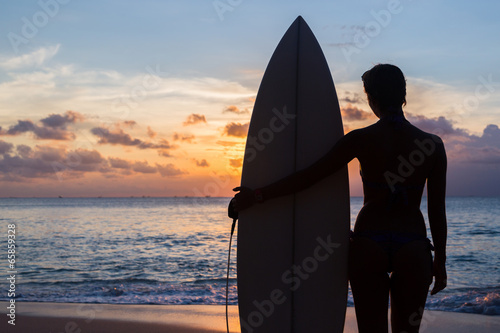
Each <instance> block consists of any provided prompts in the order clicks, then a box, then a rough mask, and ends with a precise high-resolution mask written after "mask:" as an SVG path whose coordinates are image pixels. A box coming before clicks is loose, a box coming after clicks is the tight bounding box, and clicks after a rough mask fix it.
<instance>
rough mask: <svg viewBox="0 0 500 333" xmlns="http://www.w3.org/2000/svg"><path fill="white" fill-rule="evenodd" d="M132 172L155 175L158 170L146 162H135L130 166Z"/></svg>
mask: <svg viewBox="0 0 500 333" xmlns="http://www.w3.org/2000/svg"><path fill="white" fill-rule="evenodd" d="M132 170H134V171H135V172H139V173H156V172H158V170H157V169H156V168H155V167H154V166H151V165H149V163H148V162H135V163H134V164H133V165H132Z"/></svg>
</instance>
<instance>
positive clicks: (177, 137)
mask: <svg viewBox="0 0 500 333" xmlns="http://www.w3.org/2000/svg"><path fill="white" fill-rule="evenodd" d="M173 138H174V141H182V142H188V143H193V140H194V138H195V136H194V135H193V134H179V133H174V136H173Z"/></svg>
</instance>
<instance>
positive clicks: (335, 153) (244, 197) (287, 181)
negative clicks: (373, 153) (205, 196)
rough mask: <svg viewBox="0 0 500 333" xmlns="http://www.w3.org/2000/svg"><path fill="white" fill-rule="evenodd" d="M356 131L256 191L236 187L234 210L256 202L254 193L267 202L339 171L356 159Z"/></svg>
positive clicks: (299, 189) (306, 186)
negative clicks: (317, 156)
mask: <svg viewBox="0 0 500 333" xmlns="http://www.w3.org/2000/svg"><path fill="white" fill-rule="evenodd" d="M358 132H359V130H358V131H352V132H349V133H348V134H346V135H345V136H343V137H342V138H341V139H340V140H339V141H337V143H336V144H335V145H334V146H333V147H332V149H331V150H330V151H329V152H328V153H326V155H325V156H323V157H322V158H320V159H319V160H318V161H316V162H315V163H313V164H312V165H311V166H309V167H307V168H305V169H303V170H300V171H297V172H295V173H293V174H291V175H289V176H287V177H285V178H282V179H281V180H278V181H276V182H275V183H272V184H270V185H267V186H265V187H263V188H261V189H258V190H257V191H254V189H249V188H245V187H237V188H235V189H234V191H240V193H238V194H236V195H235V199H236V202H235V208H236V209H237V210H239V211H240V210H243V209H245V208H248V207H250V206H251V205H253V204H254V203H255V202H257V200H258V199H257V198H256V192H257V194H258V196H260V197H261V198H262V199H263V200H268V199H272V198H276V197H280V196H284V195H288V194H292V193H294V192H298V191H302V190H304V189H306V188H308V187H310V186H311V185H313V184H315V183H317V182H318V181H320V180H322V179H323V178H326V177H327V176H329V175H331V174H333V173H334V172H336V171H338V170H340V169H341V168H342V167H343V166H345V165H346V164H347V163H349V162H350V161H351V160H352V159H353V158H354V157H356V151H357V148H356V147H357V141H358V136H359V133H358Z"/></svg>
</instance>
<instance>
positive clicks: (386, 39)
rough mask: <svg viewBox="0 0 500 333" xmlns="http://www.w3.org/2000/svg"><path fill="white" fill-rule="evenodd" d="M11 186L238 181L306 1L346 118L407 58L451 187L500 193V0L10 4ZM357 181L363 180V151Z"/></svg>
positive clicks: (6, 161)
mask: <svg viewBox="0 0 500 333" xmlns="http://www.w3.org/2000/svg"><path fill="white" fill-rule="evenodd" d="M0 9H1V10H0V36H1V38H0V197H9V196H23V197H31V196H57V195H62V196H68V197H69V196H132V195H133V196H142V195H146V196H174V195H178V196H185V195H188V196H206V195H210V196H229V195H231V193H232V192H231V189H232V188H233V187H234V186H237V185H238V184H239V176H240V172H241V163H242V158H243V149H244V144H245V139H246V131H247V128H248V123H249V120H250V117H251V112H252V108H253V103H254V100H255V96H256V94H257V90H258V87H259V83H260V80H261V79H262V75H263V73H264V70H265V68H266V65H267V63H268V61H269V59H270V56H271V55H272V52H273V51H274V49H275V47H276V46H277V44H278V42H279V40H280V39H281V37H282V36H283V34H284V33H285V31H286V30H287V28H288V27H289V25H290V24H291V23H292V22H293V21H294V20H295V18H296V17H297V16H298V15H302V16H303V18H304V19H305V20H306V21H307V23H308V24H309V26H310V27H311V29H312V30H313V32H314V33H315V35H316V37H317V39H318V41H319V43H320V45H321V47H322V49H323V51H324V53H325V56H326V59H327V61H328V64H329V66H330V69H331V72H332V76H333V78H334V82H335V85H336V88H337V94H338V97H339V101H340V106H341V109H342V114H343V121H344V127H345V131H346V132H348V131H350V130H352V129H355V128H360V127H363V126H366V125H368V124H371V123H373V122H374V121H376V118H375V117H374V116H373V115H372V114H371V112H370V109H369V106H368V104H367V101H366V97H365V96H364V93H363V87H362V83H361V80H360V76H361V75H362V74H363V72H364V71H366V70H367V69H369V68H371V67H372V66H373V65H374V64H377V63H393V64H395V65H397V66H399V67H400V68H401V69H402V70H403V72H404V73H405V75H406V77H407V84H408V90H407V91H408V95H407V101H408V104H407V106H406V107H405V109H404V110H405V112H406V115H407V118H408V120H410V122H412V123H413V124H415V125H416V126H418V127H420V128H421V129H423V130H425V131H428V132H432V133H436V134H438V135H440V136H441V137H442V138H443V139H444V141H445V145H446V149H447V153H448V160H449V176H448V194H449V195H478V196H489V195H500V129H499V127H498V126H499V125H500V113H499V111H500V63H499V61H498V58H499V55H500V43H499V37H498V36H500V21H499V20H498V13H499V12H500V2H498V1H486V0H485V1H465V0H461V1H457V0H442V1H435V0H413V1H411V0H401V1H397V0H383V1H374V0H364V1H340V0H337V1H326V0H325V1H317V0H308V1H305V0H304V1H294V0H287V1H285V0H278V1H268V0H252V1H250V0H220V1H212V0H205V1H201V0H198V1H194V0H193V1H180V0H178V1H159V0H157V1H153V0H147V1H131V0H128V1H118V0H115V1H113V0H108V1H77V0H72V1H70V0H40V1H37V0H30V1H28V0H24V1H8V2H3V3H2V4H1V5H0ZM349 168H350V180H351V195H356V196H360V195H362V191H361V185H360V179H359V175H358V174H357V161H354V162H352V163H351V164H350V166H349Z"/></svg>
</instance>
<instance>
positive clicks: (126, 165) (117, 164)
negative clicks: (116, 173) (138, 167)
mask: <svg viewBox="0 0 500 333" xmlns="http://www.w3.org/2000/svg"><path fill="white" fill-rule="evenodd" d="M108 161H109V164H110V165H111V167H112V168H115V169H126V170H130V169H131V168H132V163H130V162H129V161H127V160H124V159H121V158H116V157H108Z"/></svg>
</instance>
